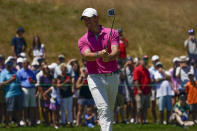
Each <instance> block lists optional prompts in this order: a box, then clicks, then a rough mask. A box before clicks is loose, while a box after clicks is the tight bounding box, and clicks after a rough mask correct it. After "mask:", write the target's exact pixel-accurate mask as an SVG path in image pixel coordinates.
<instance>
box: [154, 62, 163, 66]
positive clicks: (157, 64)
mask: <svg viewBox="0 0 197 131" xmlns="http://www.w3.org/2000/svg"><path fill="white" fill-rule="evenodd" d="M155 65H156V66H157V67H163V65H162V63H161V62H157V63H156V64H155Z"/></svg>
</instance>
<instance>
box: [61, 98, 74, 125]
mask: <svg viewBox="0 0 197 131" xmlns="http://www.w3.org/2000/svg"><path fill="white" fill-rule="evenodd" d="M72 107H73V98H72V96H71V97H68V98H62V99H61V121H62V124H66V112H67V114H68V121H69V122H70V123H72V122H73V116H72V115H73V114H72Z"/></svg>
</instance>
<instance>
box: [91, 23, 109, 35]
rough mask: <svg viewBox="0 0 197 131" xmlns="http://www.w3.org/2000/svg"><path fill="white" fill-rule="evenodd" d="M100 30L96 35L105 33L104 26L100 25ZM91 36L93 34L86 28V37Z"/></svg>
mask: <svg viewBox="0 0 197 131" xmlns="http://www.w3.org/2000/svg"><path fill="white" fill-rule="evenodd" d="M100 30H101V31H100V33H99V35H98V36H100V35H102V34H106V31H105V28H104V27H103V26H102V25H100ZM92 36H95V35H94V34H93V33H92V32H91V31H90V30H88V37H92Z"/></svg>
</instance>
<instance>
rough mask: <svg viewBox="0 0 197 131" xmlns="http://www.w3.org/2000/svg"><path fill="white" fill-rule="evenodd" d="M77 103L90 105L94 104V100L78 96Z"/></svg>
mask: <svg viewBox="0 0 197 131" xmlns="http://www.w3.org/2000/svg"><path fill="white" fill-rule="evenodd" d="M77 103H78V104H79V105H81V106H85V105H87V106H91V105H94V100H93V99H86V98H79V99H78V102H77Z"/></svg>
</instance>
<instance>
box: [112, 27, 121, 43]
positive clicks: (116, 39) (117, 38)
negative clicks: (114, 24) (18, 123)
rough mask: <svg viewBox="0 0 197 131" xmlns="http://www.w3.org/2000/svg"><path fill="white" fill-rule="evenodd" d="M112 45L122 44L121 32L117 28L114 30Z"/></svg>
mask: <svg viewBox="0 0 197 131" xmlns="http://www.w3.org/2000/svg"><path fill="white" fill-rule="evenodd" d="M111 45H118V46H120V41H119V34H118V32H117V31H116V30H112V37H111Z"/></svg>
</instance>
